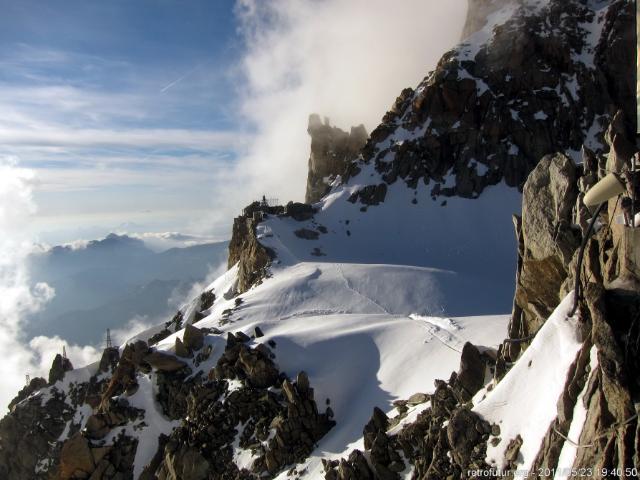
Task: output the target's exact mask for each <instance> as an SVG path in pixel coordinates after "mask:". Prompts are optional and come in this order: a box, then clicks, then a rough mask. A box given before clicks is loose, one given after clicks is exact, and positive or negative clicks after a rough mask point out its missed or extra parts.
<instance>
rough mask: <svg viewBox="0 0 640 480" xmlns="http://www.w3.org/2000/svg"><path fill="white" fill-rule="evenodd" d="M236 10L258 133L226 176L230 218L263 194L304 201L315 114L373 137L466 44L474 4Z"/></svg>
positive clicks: (331, 3)
mask: <svg viewBox="0 0 640 480" xmlns="http://www.w3.org/2000/svg"><path fill="white" fill-rule="evenodd" d="M236 11H237V16H238V19H239V22H240V26H241V32H242V35H243V37H244V41H245V43H246V54H245V56H244V58H243V61H242V65H241V68H242V75H243V80H244V83H243V85H242V88H241V92H240V94H241V105H240V112H241V114H242V115H243V117H244V119H245V121H246V122H248V124H249V125H251V126H252V127H253V128H254V131H255V135H254V137H253V138H252V139H251V142H250V144H249V148H248V152H247V153H246V154H245V155H244V156H242V157H241V158H240V159H239V162H238V164H237V166H236V168H235V170H233V171H231V172H229V173H228V175H227V178H225V179H224V182H221V181H220V179H218V180H219V185H226V187H225V188H224V190H223V191H222V195H219V196H218V199H217V200H218V205H219V211H218V214H226V215H227V216H228V215H230V213H232V212H229V207H228V206H229V205H232V206H233V208H234V209H235V210H238V205H242V204H245V203H247V202H248V201H250V200H251V199H252V198H255V197H256V196H259V195H262V194H263V193H264V194H267V196H269V197H279V199H280V200H281V201H286V200H301V199H302V198H303V196H304V188H305V180H306V173H307V158H308V152H309V143H310V141H309V137H308V135H307V132H306V129H307V119H308V115H309V114H310V113H312V112H317V113H320V114H321V115H325V116H328V117H330V119H331V121H332V123H333V124H334V125H337V126H339V127H341V128H343V129H348V128H349V127H350V126H352V125H358V124H360V123H364V124H365V126H366V127H367V129H368V130H369V131H371V129H373V128H374V127H375V126H376V125H377V124H378V122H379V121H380V119H381V117H382V116H383V115H384V113H385V112H386V111H387V110H388V108H389V107H390V106H391V104H392V103H393V101H394V100H395V98H396V97H397V95H398V94H399V93H400V92H401V90H402V89H403V88H405V87H408V86H415V85H416V84H417V83H419V81H420V80H422V78H423V77H424V76H426V74H427V73H428V72H429V70H431V69H433V67H434V66H435V64H436V62H437V61H438V60H439V58H440V56H441V55H442V53H444V52H445V51H446V50H447V49H449V48H452V47H453V46H454V45H455V44H456V43H457V41H458V39H459V37H460V33H461V30H462V25H463V22H464V16H465V12H466V1H464V0H455V1H451V2H437V1H425V0H405V1H403V2H389V1H387V0H354V1H344V0H325V1H300V0H267V1H257V0H239V1H238V2H237V6H236ZM233 213H236V214H237V211H236V212H233Z"/></svg>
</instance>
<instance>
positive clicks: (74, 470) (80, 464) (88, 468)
mask: <svg viewBox="0 0 640 480" xmlns="http://www.w3.org/2000/svg"><path fill="white" fill-rule="evenodd" d="M95 467H96V465H95V461H94V458H93V455H92V454H91V448H90V447H89V442H88V441H87V439H86V438H84V437H83V436H82V434H81V433H79V432H78V433H76V434H75V435H73V436H72V437H71V438H70V439H69V440H67V441H66V442H65V443H64V445H63V446H62V451H61V452H60V469H59V472H58V478H59V479H60V480H63V479H68V478H83V477H82V475H86V477H84V478H88V476H89V475H91V473H93V471H94V470H95Z"/></svg>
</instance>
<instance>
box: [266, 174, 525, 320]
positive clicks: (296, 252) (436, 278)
mask: <svg viewBox="0 0 640 480" xmlns="http://www.w3.org/2000/svg"><path fill="white" fill-rule="evenodd" d="M369 168H371V172H370V173H366V172H363V173H361V174H360V175H359V176H358V177H357V178H356V179H354V180H353V182H350V183H349V184H348V185H342V186H339V187H337V188H335V189H334V191H333V192H331V193H330V194H329V195H327V196H326V197H325V198H324V199H322V200H321V201H320V202H319V203H318V204H316V205H315V206H316V207H317V208H318V209H319V211H318V213H317V214H316V215H315V218H314V219H312V220H309V221H306V222H298V221H296V220H293V219H291V218H288V217H284V218H277V217H269V218H267V219H266V220H265V221H264V222H262V223H261V224H260V225H259V226H258V234H259V237H258V238H259V239H260V241H261V243H262V244H263V245H266V246H268V247H270V248H272V249H273V250H274V251H275V252H276V254H277V260H276V262H277V264H276V265H274V266H273V267H272V271H273V272H274V275H275V276H277V273H278V271H279V269H281V268H284V267H287V266H291V265H295V264H296V263H298V262H319V261H320V262H332V263H343V262H344V263H359V264H385V265H398V266H411V267H412V268H413V267H426V268H429V269H431V270H430V272H429V273H427V271H425V270H422V273H421V275H420V277H421V278H422V279H423V280H422V281H423V282H424V281H427V280H426V279H427V277H429V278H430V280H429V281H430V282H431V285H432V288H431V289H430V290H431V291H433V292H434V295H435V296H434V297H430V296H425V295H422V302H423V304H424V305H423V306H420V305H416V307H415V308H417V309H418V311H419V312H421V313H432V312H433V309H432V307H434V306H435V308H436V311H440V312H441V313H444V314H445V315H483V314H496V313H505V312H508V311H510V310H511V302H512V300H513V289H514V284H513V277H514V272H515V268H516V265H515V262H516V253H515V236H514V233H513V224H512V221H511V216H512V215H513V214H515V213H519V211H520V204H521V195H520V193H519V192H518V191H517V190H516V189H512V188H509V187H507V186H506V185H504V184H500V185H496V186H494V187H489V188H487V189H486V190H485V191H484V192H483V194H482V195H481V196H480V197H479V198H476V199H463V198H458V197H451V198H449V199H447V200H446V205H444V206H443V205H442V204H441V202H442V200H439V201H438V202H434V201H433V200H432V199H431V196H430V189H429V188H428V187H426V186H424V185H422V184H421V185H419V186H418V188H417V189H416V190H412V189H408V188H407V187H406V186H405V185H404V184H401V182H397V183H395V184H393V185H390V186H389V187H388V191H387V195H386V198H385V201H384V203H382V204H380V205H377V206H369V207H368V208H367V210H366V212H362V211H361V210H360V209H361V208H362V207H363V205H362V204H360V203H356V204H353V203H351V202H348V201H347V198H348V197H349V196H350V195H351V193H353V192H354V191H356V190H358V189H359V188H361V187H362V186H364V183H362V182H363V181H364V179H366V178H370V177H369V175H374V173H372V172H373V168H372V167H369ZM375 175H378V174H377V172H376V173H375ZM356 180H358V181H356ZM413 199H415V200H416V202H417V203H415V204H414V203H412V200H413ZM319 226H322V227H325V228H326V229H327V233H326V234H322V233H320V234H319V238H318V239H317V240H306V239H302V238H298V237H297V236H296V235H295V232H296V231H297V230H300V229H311V230H314V229H316V231H317V228H318V227H319ZM318 252H320V256H318ZM400 270H401V268H397V269H396V271H397V272H400ZM387 273H389V271H387ZM389 281H390V282H391V281H394V279H392V278H390V279H389ZM387 289H388V290H395V291H397V289H396V287H395V286H393V285H391V284H389V285H388V286H387ZM394 295H397V293H394ZM403 313H406V312H403Z"/></svg>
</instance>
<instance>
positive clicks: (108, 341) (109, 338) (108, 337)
mask: <svg viewBox="0 0 640 480" xmlns="http://www.w3.org/2000/svg"><path fill="white" fill-rule="evenodd" d="M107 348H113V343H112V342H111V329H109V328H107Z"/></svg>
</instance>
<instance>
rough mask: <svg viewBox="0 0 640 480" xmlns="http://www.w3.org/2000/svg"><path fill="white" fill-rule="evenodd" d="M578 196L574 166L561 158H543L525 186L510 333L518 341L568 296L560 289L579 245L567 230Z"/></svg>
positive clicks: (578, 236)
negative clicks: (514, 319) (513, 323)
mask: <svg viewBox="0 0 640 480" xmlns="http://www.w3.org/2000/svg"><path fill="white" fill-rule="evenodd" d="M577 196H578V187H577V172H576V167H575V165H574V163H573V161H572V160H571V159H569V158H567V157H566V156H564V155H562V154H556V155H547V156H545V157H544V158H543V159H542V160H540V162H539V163H538V165H537V166H536V168H535V169H534V170H533V171H532V172H531V174H530V175H529V178H528V179H527V181H526V183H525V186H524V191H523V200H522V222H521V224H520V225H521V231H520V232H518V233H519V237H520V241H521V242H522V252H521V255H522V257H521V258H520V262H519V263H520V265H519V274H518V278H517V285H516V295H515V304H516V307H517V309H518V313H519V315H520V318H519V319H517V320H518V322H519V324H518V325H517V326H513V327H514V328H510V331H512V330H513V333H515V334H517V335H520V336H521V337H525V336H527V335H529V334H532V333H535V332H536V331H537V330H538V329H539V328H540V326H541V325H542V323H543V322H544V321H545V320H546V318H547V317H548V316H549V315H550V314H551V312H553V310H554V309H555V307H556V306H557V305H558V303H560V298H561V297H563V296H564V295H566V293H568V292H567V291H565V290H564V289H563V285H564V284H565V281H566V280H567V278H569V277H570V276H571V275H572V272H571V269H570V267H569V265H570V263H571V260H572V258H573V256H574V254H575V252H576V250H577V249H578V247H579V245H580V241H581V232H580V230H579V229H574V228H573V226H572V224H573V222H572V209H573V206H574V205H575V203H576V198H577ZM516 327H517V328H516Z"/></svg>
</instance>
